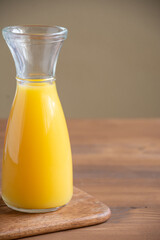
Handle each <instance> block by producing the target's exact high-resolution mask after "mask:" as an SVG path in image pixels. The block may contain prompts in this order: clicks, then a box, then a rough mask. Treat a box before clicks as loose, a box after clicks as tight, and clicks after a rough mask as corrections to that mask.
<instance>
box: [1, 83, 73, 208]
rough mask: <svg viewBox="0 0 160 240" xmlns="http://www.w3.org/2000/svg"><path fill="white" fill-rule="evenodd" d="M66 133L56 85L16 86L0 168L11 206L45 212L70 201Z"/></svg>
mask: <svg viewBox="0 0 160 240" xmlns="http://www.w3.org/2000/svg"><path fill="white" fill-rule="evenodd" d="M72 185H73V184H72V160H71V149H70V141H69V136H68V130H67V126H66V122H65V118H64V114H63V110H62V107H61V104H60V101H59V98H58V95H57V90H56V84H55V82H52V83H17V90H16V95H15V99H14V101H13V105H12V109H11V113H10V116H9V120H8V124H7V130H6V138H5V147H4V154H3V166H2V196H3V198H4V200H5V202H6V203H8V204H9V205H11V206H14V207H18V208H24V209H45V208H54V207H59V206H63V205H65V204H66V203H68V202H69V201H70V199H71V197H72V191H73V189H72V188H73V186H72Z"/></svg>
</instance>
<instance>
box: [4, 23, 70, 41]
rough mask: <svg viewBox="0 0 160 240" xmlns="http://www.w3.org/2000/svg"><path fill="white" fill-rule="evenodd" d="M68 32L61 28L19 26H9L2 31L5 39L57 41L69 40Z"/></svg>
mask: <svg viewBox="0 0 160 240" xmlns="http://www.w3.org/2000/svg"><path fill="white" fill-rule="evenodd" d="M67 33H68V30H67V29H66V28H64V27H60V26H47V25H17V26H8V27H5V28H3V29H2V34H3V36H4V37H6V36H9V37H13V38H31V39H32V38H33V39H45V40H47V39H55V40H58V39H60V40H64V39H66V38H67Z"/></svg>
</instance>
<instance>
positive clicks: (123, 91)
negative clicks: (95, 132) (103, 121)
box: [0, 0, 160, 118]
mask: <svg viewBox="0 0 160 240" xmlns="http://www.w3.org/2000/svg"><path fill="white" fill-rule="evenodd" d="M0 24H1V27H5V26H7V25H19V24H44V25H60V26H64V27H67V28H68V30H69V35H68V39H67V40H66V41H65V42H64V46H63V48H62V50H61V53H60V57H59V61H58V65H57V74H56V77H57V87H58V92H59V96H60V99H61V102H62V105H63V108H64V112H65V114H66V116H67V117H68V118H70V117H72V118H79V117H80V118H81V117H83V118H92V117H99V118H101V117H160V66H159V65H160V4H159V1H152V0H151V1H141V0H136V1H135V0H132V1H129V0H128V1H127V0H126V1H123V0H119V1H118V0H117V1H115V0H113V1H111V0H110V1H107V0H106V1H105V0H90V1H89V0H88V1H87V0H86V1H83V0H82V1H80V0H79V1H76V0H44V1H43V0H25V1H24V0H12V1H11V0H10V1H9V0H0ZM0 77H1V81H0V117H3V118H5V117H7V116H8V114H9V110H10V106H11V103H12V99H13V96H14V92H15V86H16V81H15V78H14V77H15V67H14V63H13V60H12V57H11V55H10V52H9V50H8V48H7V46H6V44H5V42H4V40H3V38H2V36H1V37H0Z"/></svg>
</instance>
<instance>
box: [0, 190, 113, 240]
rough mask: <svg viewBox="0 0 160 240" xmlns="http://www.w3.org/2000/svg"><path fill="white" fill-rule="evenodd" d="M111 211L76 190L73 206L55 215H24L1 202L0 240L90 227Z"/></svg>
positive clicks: (108, 215)
mask: <svg viewBox="0 0 160 240" xmlns="http://www.w3.org/2000/svg"><path fill="white" fill-rule="evenodd" d="M110 215H111V212H110V209H109V208H108V207H107V206H106V205H104V204H103V203H101V202H99V201H98V200H97V199H95V198H94V197H92V196H90V195H89V194H87V193H85V192H84V191H81V190H80V189H78V188H74V194H73V198H72V200H71V201H70V203H69V204H68V205H67V206H65V207H63V208H61V209H60V210H58V211H56V212H50V213H43V214H25V213H20V212H16V211H13V210H11V209H9V208H8V207H7V206H6V205H5V204H4V202H3V201H2V199H1V200H0V239H6V240H8V239H17V238H21V237H27V236H33V235H38V234H44V233H48V232H57V231H61V230H67V229H73V228H79V227H85V226H90V225H94V224H98V223H102V222H104V221H106V220H107V219H108V218H109V217H110Z"/></svg>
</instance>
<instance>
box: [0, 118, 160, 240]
mask: <svg viewBox="0 0 160 240" xmlns="http://www.w3.org/2000/svg"><path fill="white" fill-rule="evenodd" d="M4 126H5V121H1V122H0V128H1V129H2V130H1V132H0V145H1V148H0V154H1V156H2V144H3V138H4ZM68 127H69V133H70V138H71V144H72V152H73V163H74V184H75V185H76V186H77V187H79V188H81V189H83V190H84V191H87V192H89V193H90V194H91V195H93V196H95V197H96V198H98V199H99V200H100V201H102V202H104V203H106V204H108V206H110V207H111V211H112V217H111V219H110V220H109V221H108V222H107V223H103V224H100V225H97V226H93V227H88V228H82V229H75V230H72V231H71V230H69V231H64V232H57V233H54V234H46V235H43V236H35V237H31V238H26V239H28V240H30V239H33V240H41V239H42V240H47V239H54V240H67V239H76V240H80V239H83V240H88V239H92V240H96V239H101V240H106V239H111V240H121V239H123V240H132V239H133V240H135V239H136V240H142V239H143V240H159V239H160V119H117V120H115V119H106V120H105V119H104V120H103V119H102V120H98V119H97V120H69V121H68Z"/></svg>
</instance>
